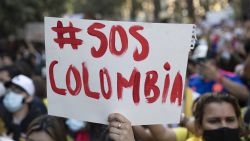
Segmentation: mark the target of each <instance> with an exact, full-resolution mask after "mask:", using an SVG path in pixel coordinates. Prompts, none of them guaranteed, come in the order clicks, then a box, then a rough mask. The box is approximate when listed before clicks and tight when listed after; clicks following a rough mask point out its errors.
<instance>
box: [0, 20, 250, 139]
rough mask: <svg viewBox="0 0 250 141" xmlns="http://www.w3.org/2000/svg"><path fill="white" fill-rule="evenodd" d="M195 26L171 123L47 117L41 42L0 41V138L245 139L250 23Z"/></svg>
mask: <svg viewBox="0 0 250 141" xmlns="http://www.w3.org/2000/svg"><path fill="white" fill-rule="evenodd" d="M196 25H197V41H196V45H195V47H194V49H193V50H191V51H190V55H189V59H188V66H187V76H186V85H185V91H184V98H183V101H184V104H183V108H182V109H183V114H182V115H181V116H182V117H181V121H180V124H178V125H144V126H132V125H131V123H130V121H129V120H128V119H127V118H126V117H124V116H123V115H121V114H119V113H113V114H110V116H109V117H108V122H109V125H102V124H96V123H90V122H85V121H79V120H75V119H67V118H62V117H55V116H50V115H48V114H47V104H48V101H47V94H46V71H45V59H46V57H45V47H44V44H43V43H37V42H32V41H28V40H15V39H13V38H9V39H8V40H7V41H1V42H0V140H3V141H8V140H15V141H109V140H114V141H240V140H245V141H249V140H250V126H249V125H250V97H249V94H250V21H237V20H236V21H233V22H232V21H231V22H228V21H222V22H221V23H220V24H218V25H213V26H209V25H207V24H206V22H205V21H204V20H200V21H199V20H197V23H196Z"/></svg>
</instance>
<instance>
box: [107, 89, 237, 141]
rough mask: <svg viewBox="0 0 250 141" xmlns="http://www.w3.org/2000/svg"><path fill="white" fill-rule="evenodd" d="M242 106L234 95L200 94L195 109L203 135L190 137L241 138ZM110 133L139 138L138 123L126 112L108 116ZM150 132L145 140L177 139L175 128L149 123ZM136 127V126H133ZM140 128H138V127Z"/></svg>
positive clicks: (123, 139) (206, 140)
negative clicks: (125, 115) (135, 124)
mask: <svg viewBox="0 0 250 141" xmlns="http://www.w3.org/2000/svg"><path fill="white" fill-rule="evenodd" d="M240 115H241V112H240V107H239V104H238V101H237V100H236V99H235V98H234V97H233V96H231V95H221V94H212V93H208V94H204V95H202V96H201V97H200V99H199V100H198V102H197V104H196V108H195V111H194V117H195V121H194V122H195V127H196V132H197V134H198V135H200V138H197V137H196V138H189V139H187V141H241V138H240V127H241V122H240V120H241V119H240ZM108 121H109V128H110V129H109V135H110V137H111V139H113V140H114V141H135V138H134V133H136V132H135V127H133V128H132V126H131V123H130V121H129V120H128V119H126V118H125V117H124V116H123V115H121V114H118V113H115V114H111V115H110V116H109V118H108ZM147 127H148V129H149V131H150V132H149V133H148V132H147V133H146V132H144V131H142V132H141V134H144V138H143V139H141V140H142V141H151V140H152V141H153V140H154V141H176V137H175V134H174V133H173V131H172V130H169V129H166V128H164V127H163V126H162V125H148V126H147ZM133 129H134V130H133ZM136 130H137V132H138V129H136Z"/></svg>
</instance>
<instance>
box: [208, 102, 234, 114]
mask: <svg viewBox="0 0 250 141" xmlns="http://www.w3.org/2000/svg"><path fill="white" fill-rule="evenodd" d="M232 116H236V113H235V111H234V108H233V106H232V104H230V103H228V102H212V103H209V104H208V105H206V106H205V108H204V117H207V118H209V117H232Z"/></svg>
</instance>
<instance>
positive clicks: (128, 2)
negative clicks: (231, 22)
mask: <svg viewBox="0 0 250 141" xmlns="http://www.w3.org/2000/svg"><path fill="white" fill-rule="evenodd" d="M44 16H52V17H76V18H87V19H106V20H125V21H146V22H178V23H195V21H198V20H200V19H202V18H205V17H207V20H208V22H209V23H210V24H218V23H219V22H220V20H225V19H227V20H228V19H238V20H246V19H249V17H250V1H249V0H39V1H38V0H36V1H34V0H22V1H20V0H1V1H0V27H1V29H0V39H6V38H14V37H15V38H19V39H20V38H23V37H24V36H23V35H24V34H25V35H26V34H27V32H30V31H29V30H30V28H32V26H39V25H38V23H39V22H43V18H44ZM34 22H35V23H36V24H35V23H34ZM41 28H42V27H41Z"/></svg>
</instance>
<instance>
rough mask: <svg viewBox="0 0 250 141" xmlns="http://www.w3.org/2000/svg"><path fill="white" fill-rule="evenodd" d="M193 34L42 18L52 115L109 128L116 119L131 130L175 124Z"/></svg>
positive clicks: (178, 27)
mask: <svg viewBox="0 0 250 141" xmlns="http://www.w3.org/2000/svg"><path fill="white" fill-rule="evenodd" d="M193 28H194V25H192V24H159V23H142V22H120V21H116V22H115V21H98V20H81V19H65V18H50V17H46V18H45V44H46V73H47V95H48V112H49V114H51V115H56V116H62V117H68V118H74V119H79V120H84V121H90V122H96V123H103V124H107V118H108V115H109V114H110V113H115V112H118V113H121V114H122V115H124V116H125V117H126V118H128V119H129V120H130V121H131V123H132V125H143V124H157V123H164V124H166V123H178V122H179V120H180V114H181V106H182V95H183V90H184V83H185V75H186V67H187V60H188V53H189V50H190V44H191V41H192V35H193ZM63 33H64V34H63ZM66 38H68V39H66ZM69 38H70V39H69ZM100 38H102V39H100ZM64 43H65V44H64ZM101 43H102V44H103V46H102V47H103V49H102V52H99V51H100V50H99V48H100V44H101ZM136 49H138V50H137V51H138V52H137V55H136V53H134V52H136V51H135V50H136ZM95 51H96V52H95ZM142 52H143V53H142ZM134 56H135V57H134ZM132 72H134V73H133V74H132ZM87 74H88V77H87ZM134 74H135V75H134ZM130 77H131V80H130ZM121 78H123V79H124V81H122V80H123V79H121ZM168 78H169V79H168ZM165 79H166V81H165ZM108 80H110V81H108ZM126 80H127V81H128V82H129V80H130V81H131V82H130V83H127V86H128V87H125V86H126V83H125V82H126ZM109 82H110V83H109ZM164 87H165V90H164ZM163 91H164V92H163ZM108 92H110V93H108ZM163 93H165V97H166V98H164V96H163V95H164V94H163ZM118 95H119V96H120V97H119V96H118ZM121 95H122V96H121ZM118 97H119V98H118ZM164 99H165V100H164ZM163 101H165V102H163Z"/></svg>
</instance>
